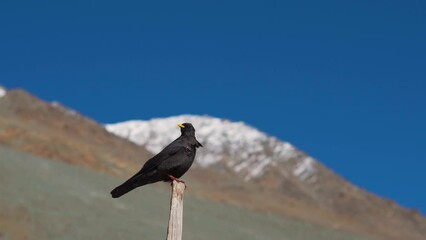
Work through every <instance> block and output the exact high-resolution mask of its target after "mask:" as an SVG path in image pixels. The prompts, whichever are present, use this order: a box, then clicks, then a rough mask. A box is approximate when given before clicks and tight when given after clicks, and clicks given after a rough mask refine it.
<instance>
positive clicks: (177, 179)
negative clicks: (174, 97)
mask: <svg viewBox="0 0 426 240" xmlns="http://www.w3.org/2000/svg"><path fill="white" fill-rule="evenodd" d="M167 176H169V178H170V179H171V180H172V183H171V184H172V185H173V180H174V181H176V182H181V183H183V184H185V188H186V183H185V181H183V180H180V179H179V178H176V177H174V176H173V175H170V174H167Z"/></svg>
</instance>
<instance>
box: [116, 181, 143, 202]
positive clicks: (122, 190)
mask: <svg viewBox="0 0 426 240" xmlns="http://www.w3.org/2000/svg"><path fill="white" fill-rule="evenodd" d="M137 187H139V185H136V184H134V183H132V182H125V183H123V184H121V185H120V186H118V187H116V188H114V190H112V191H111V196H112V198H119V197H121V196H123V195H124V194H126V193H128V192H130V191H132V190H133V189H135V188H137Z"/></svg>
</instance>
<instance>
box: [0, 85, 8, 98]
mask: <svg viewBox="0 0 426 240" xmlns="http://www.w3.org/2000/svg"><path fill="white" fill-rule="evenodd" d="M6 93H7V91H6V89H4V88H3V87H0V98H1V97H4V96H5V95H6Z"/></svg>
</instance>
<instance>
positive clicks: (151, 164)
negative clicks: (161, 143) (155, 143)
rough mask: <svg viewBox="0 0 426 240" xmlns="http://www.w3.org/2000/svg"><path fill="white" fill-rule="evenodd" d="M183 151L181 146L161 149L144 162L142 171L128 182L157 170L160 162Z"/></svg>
mask: <svg viewBox="0 0 426 240" xmlns="http://www.w3.org/2000/svg"><path fill="white" fill-rule="evenodd" d="M184 150H185V148H184V147H183V146H170V145H169V146H167V147H166V148H164V149H163V151H161V152H159V153H158V154H157V155H155V156H154V157H152V158H151V159H149V160H148V161H146V163H145V164H144V165H143V167H142V169H141V170H140V171H139V172H138V173H136V174H135V175H134V176H133V177H131V178H130V179H129V180H132V179H135V178H138V177H139V176H141V175H144V174H146V173H147V172H149V171H151V170H153V169H155V168H157V167H158V166H159V165H160V164H161V163H162V162H164V161H167V159H168V158H170V157H172V156H174V155H175V154H177V153H179V152H182V151H184Z"/></svg>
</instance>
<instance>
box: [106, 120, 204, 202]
mask: <svg viewBox="0 0 426 240" xmlns="http://www.w3.org/2000/svg"><path fill="white" fill-rule="evenodd" d="M178 126H179V127H180V129H181V133H182V134H181V135H180V137H178V138H177V139H176V140H174V141H173V142H172V143H170V144H169V145H168V146H167V147H165V148H164V149H163V150H162V151H161V152H160V153H158V154H157V155H155V156H154V157H152V158H151V159H149V160H148V161H146V163H145V164H144V165H143V167H142V169H141V170H140V171H139V172H138V173H136V174H135V175H134V176H133V177H131V178H130V179H129V180H127V181H126V182H124V183H123V184H121V185H120V186H118V187H116V188H115V189H114V190H112V191H111V196H112V197H113V198H118V197H121V196H122V195H124V194H126V193H128V192H130V191H131V190H133V189H135V188H137V187H140V186H143V185H146V184H150V183H155V182H159V181H165V182H169V181H173V180H176V181H179V182H183V181H182V180H180V179H179V178H180V177H182V176H183V174H185V173H186V171H188V169H189V168H190V167H191V165H192V163H193V162H194V158H195V153H196V151H197V148H198V147H202V146H203V145H201V143H199V142H198V141H197V139H196V138H195V129H194V127H193V126H192V124H191V123H183V124H178Z"/></svg>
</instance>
